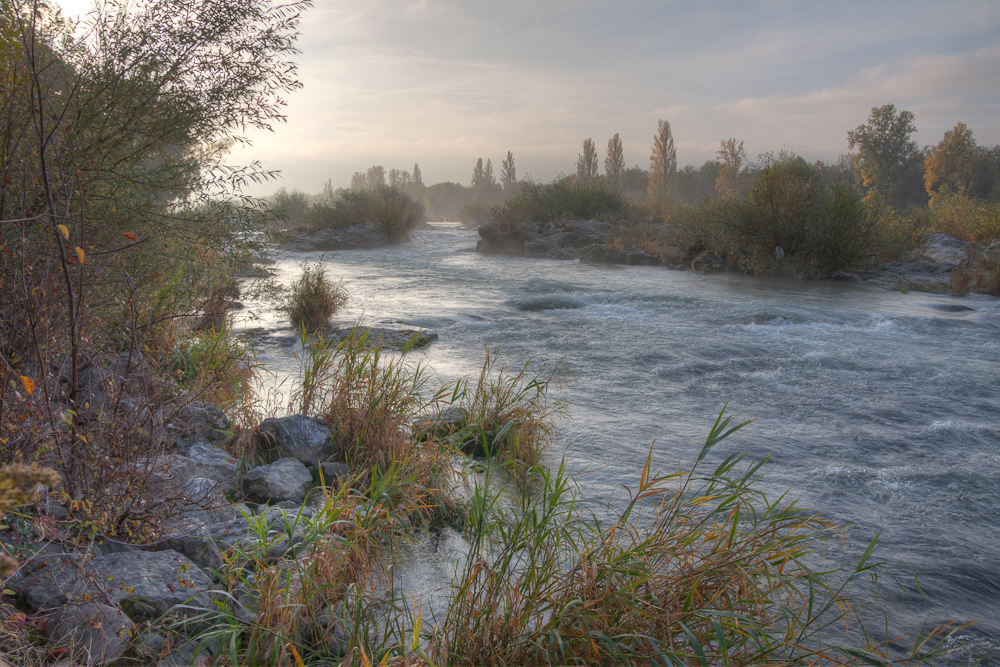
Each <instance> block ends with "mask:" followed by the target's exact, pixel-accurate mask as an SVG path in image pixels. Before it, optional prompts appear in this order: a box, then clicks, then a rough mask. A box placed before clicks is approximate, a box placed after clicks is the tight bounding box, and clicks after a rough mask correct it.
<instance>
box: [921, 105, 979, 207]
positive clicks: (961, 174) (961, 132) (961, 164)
mask: <svg viewBox="0 0 1000 667" xmlns="http://www.w3.org/2000/svg"><path fill="white" fill-rule="evenodd" d="M979 161H980V157H979V150H978V147H977V146H976V140H975V138H974V137H973V136H972V130H970V129H969V128H968V126H967V125H966V124H965V123H958V124H956V125H955V127H954V128H952V129H950V130H948V131H947V132H945V133H944V139H942V140H941V141H940V142H939V143H938V145H937V146H933V147H931V148H929V149H928V150H927V155H926V157H925V158H924V186H925V187H926V188H927V196H928V197H930V198H931V200H932V201H933V199H934V197H935V196H936V195H939V194H960V195H965V194H969V192H970V190H971V189H972V184H973V179H974V178H975V177H976V172H977V171H978V167H979V165H978V164H977V163H978V162H979Z"/></svg>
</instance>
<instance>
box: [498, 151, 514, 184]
mask: <svg viewBox="0 0 1000 667" xmlns="http://www.w3.org/2000/svg"><path fill="white" fill-rule="evenodd" d="M500 185H502V186H503V191H504V192H512V191H513V190H514V189H515V188H516V187H517V171H516V170H515V169H514V155H513V154H512V153H511V152H510V151H507V157H505V158H504V160H503V164H502V165H501V167H500Z"/></svg>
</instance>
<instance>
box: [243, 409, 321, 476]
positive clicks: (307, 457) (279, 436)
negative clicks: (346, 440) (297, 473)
mask: <svg viewBox="0 0 1000 667" xmlns="http://www.w3.org/2000/svg"><path fill="white" fill-rule="evenodd" d="M258 430H259V432H260V437H261V439H262V440H263V442H264V444H265V446H266V447H267V449H268V450H269V451H272V452H274V453H275V454H276V455H277V456H279V457H281V458H294V459H297V460H298V461H300V462H302V463H304V464H305V465H313V466H314V465H316V464H318V463H319V462H320V461H325V460H326V459H328V458H329V457H330V455H331V454H333V431H331V430H330V427H329V426H327V425H326V422H324V421H323V420H322V419H316V418H314V417H307V416H305V415H291V416H289V417H277V418H271V419H265V420H264V421H262V422H261V424H260V427H259V429H258Z"/></svg>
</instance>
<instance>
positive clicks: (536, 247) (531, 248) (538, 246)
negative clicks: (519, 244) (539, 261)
mask: <svg viewBox="0 0 1000 667" xmlns="http://www.w3.org/2000/svg"><path fill="white" fill-rule="evenodd" d="M553 250H555V247H554V246H553V245H552V243H549V242H547V241H526V242H525V244H524V256H525V257H548V256H549V253H551V252H552V251H553Z"/></svg>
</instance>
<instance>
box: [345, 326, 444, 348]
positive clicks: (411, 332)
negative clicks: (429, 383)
mask: <svg viewBox="0 0 1000 667" xmlns="http://www.w3.org/2000/svg"><path fill="white" fill-rule="evenodd" d="M329 333H330V335H331V336H332V337H333V338H335V339H336V340H338V341H343V340H346V339H347V338H349V337H352V336H353V337H354V338H355V339H356V340H357V341H359V342H360V343H361V344H363V345H364V346H365V347H376V346H378V347H386V348H391V349H394V350H401V351H402V350H408V349H409V350H417V349H420V348H422V347H427V346H428V345H430V344H431V343H432V342H433V341H435V340H437V338H438V335H437V332H435V331H432V330H430V329H424V328H423V327H386V326H380V327H362V326H353V327H347V328H345V329H332V330H330V332H329Z"/></svg>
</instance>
